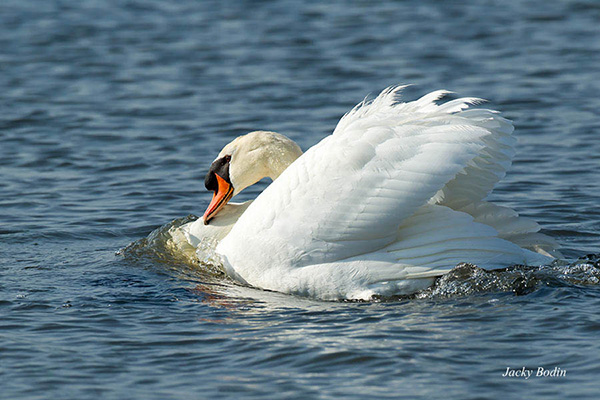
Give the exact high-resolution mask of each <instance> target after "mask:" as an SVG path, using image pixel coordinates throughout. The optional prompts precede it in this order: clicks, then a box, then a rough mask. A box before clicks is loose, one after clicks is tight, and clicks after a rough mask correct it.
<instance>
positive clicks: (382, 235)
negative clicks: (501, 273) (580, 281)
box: [182, 87, 557, 299]
mask: <svg viewBox="0 0 600 400" xmlns="http://www.w3.org/2000/svg"><path fill="white" fill-rule="evenodd" d="M401 89H402V87H392V88H388V89H386V90H384V91H383V92H382V93H381V94H380V95H379V96H378V97H377V98H375V99H374V100H373V101H368V102H367V101H363V102H362V103H360V104H359V105H357V106H356V107H355V108H354V109H353V110H352V111H350V112H349V113H348V114H346V115H345V116H344V117H343V118H342V119H341V120H340V122H339V123H338V125H337V127H336V129H335V131H334V132H333V134H332V135H330V136H328V137H326V138H325V139H323V140H322V141H321V142H320V143H318V144H316V145H315V146H313V147H312V148H311V149H309V150H308V151H307V152H306V153H304V154H302V152H301V150H300V148H299V147H298V146H297V145H296V144H295V143H294V142H293V141H291V140H290V139H288V138H286V137H285V136H283V135H280V134H277V133H274V132H264V131H258V132H251V133H249V134H247V135H245V136H241V137H238V138H237V139H235V140H234V141H233V142H231V143H230V144H228V145H227V146H225V148H224V149H223V150H222V151H221V153H220V154H219V156H218V157H217V158H216V160H215V161H214V162H213V164H212V165H211V168H210V170H209V173H208V174H207V177H206V182H205V183H206V187H207V188H208V189H210V190H213V191H214V193H215V194H214V196H213V200H212V202H211V203H210V205H209V207H208V208H207V210H206V213H205V214H204V216H203V217H202V218H201V219H199V220H198V221H195V222H193V223H190V224H188V225H186V226H184V227H183V228H182V231H183V233H184V235H185V237H186V238H187V241H188V242H189V244H191V245H192V246H194V247H196V246H198V244H199V243H200V242H201V241H202V240H204V239H205V238H207V237H209V238H212V239H214V240H216V241H218V242H219V243H218V246H217V247H216V252H217V253H218V254H219V255H220V256H221V257H222V262H223V266H224V268H225V270H226V272H227V273H228V274H229V275H230V276H231V277H233V278H234V279H236V280H238V281H240V282H242V283H246V284H249V285H252V286H255V287H259V288H263V289H269V290H275V291H279V292H284V293H293V294H299V295H306V296H311V297H316V298H321V299H369V298H371V297H372V296H373V295H376V294H377V295H384V296H385V295H392V294H409V293H413V292H415V291H417V290H420V289H423V288H425V287H427V286H429V285H431V284H432V283H433V281H434V279H435V277H437V276H440V275H442V274H444V273H446V272H448V271H449V270H450V269H452V268H453V267H454V266H456V264H457V263H460V262H470V263H474V264H476V265H478V266H480V267H482V268H488V269H493V268H501V267H506V266H508V265H513V264H541V263H547V262H548V261H550V260H551V259H552V256H551V255H550V253H551V252H553V251H554V250H555V248H556V247H557V245H556V243H555V242H554V241H553V240H552V239H551V238H549V237H548V236H546V235H543V234H540V233H538V231H539V229H540V227H539V225H538V224H537V223H535V222H533V221H531V220H529V219H526V218H523V217H519V216H518V214H517V213H516V212H515V211H513V210H511V209H509V208H507V207H502V206H497V205H495V204H492V203H489V202H485V201H484V198H485V197H486V196H487V195H488V194H489V193H490V191H491V190H492V189H493V187H494V186H495V185H496V183H497V182H498V181H499V180H500V179H501V178H502V177H504V175H505V173H506V170H507V168H508V167H509V166H510V164H511V159H512V157H513V155H514V144H515V139H514V138H513V137H512V136H511V133H512V131H513V126H512V124H511V123H510V122H509V121H508V120H506V119H504V118H502V117H501V116H499V114H498V113H497V112H495V111H491V110H485V109H476V108H472V107H471V106H472V105H475V104H478V103H479V102H480V101H481V100H479V99H474V98H461V99H457V100H452V101H449V102H446V103H443V104H441V105H438V104H436V103H435V102H436V101H437V100H439V99H440V98H442V97H443V96H444V95H446V94H447V93H448V92H445V91H436V92H433V93H430V94H428V95H425V96H423V97H422V98H420V99H418V100H416V101H413V102H408V103H402V102H399V101H398V93H399V91H400V90H401ZM263 177H270V178H272V179H273V183H271V184H270V185H269V186H268V187H267V188H266V189H265V190H264V191H263V192H262V193H261V194H260V195H259V196H258V197H257V198H256V200H254V201H253V202H246V203H243V204H237V205H231V204H230V205H227V206H226V205H225V204H226V203H227V202H228V200H229V199H230V198H231V197H233V196H235V195H236V194H237V193H239V192H240V191H242V190H243V189H244V188H246V187H248V186H250V185H253V184H254V183H256V182H258V181H259V180H260V179H262V178H263Z"/></svg>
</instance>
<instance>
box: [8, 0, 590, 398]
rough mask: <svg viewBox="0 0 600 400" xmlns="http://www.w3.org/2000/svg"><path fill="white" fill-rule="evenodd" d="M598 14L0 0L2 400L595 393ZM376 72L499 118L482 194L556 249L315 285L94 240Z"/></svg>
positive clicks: (192, 207)
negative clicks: (519, 261) (347, 299)
mask: <svg viewBox="0 0 600 400" xmlns="http://www.w3.org/2000/svg"><path fill="white" fill-rule="evenodd" d="M599 26H600V5H599V3H598V2H597V1H595V0H578V1H575V0H574V1H567V0H565V1H555V2H547V1H541V0H540V1H535V0H534V1H525V0H523V1H518V0H507V1H503V2H491V1H461V2H444V3H443V4H442V3H441V2H435V1H416V0H415V1H408V2H393V1H381V2H366V1H362V2H360V1H342V2H331V3H330V2H321V1H307V2H302V3H300V2H295V1H292V0H282V1H262V2H258V1H257V2H241V1H240V2H235V1H232V2H217V1H214V2H211V1H202V2H199V1H193V0H178V1H176V2H175V1H173V2H167V1H141V0H140V1H137V0H86V1H66V0H63V1H59V0H39V1H24V0H3V1H2V2H0V102H1V103H0V104H1V108H0V110H1V113H0V193H1V194H2V195H1V196H0V398H2V399H98V398H101V399H182V398H186V399H187V398H290V399H292V398H294V399H295V398H298V399H306V398H319V399H339V398H356V399H358V398H390V399H391V398H415V397H432V398H439V397H445V398H461V399H485V398H557V399H565V398H580V399H581V398H591V399H593V398H598V393H600V381H599V380H598V377H599V376H600V357H599V355H600V341H598V338H599V336H600V316H599V312H598V310H599V309H600V285H599V284H598V282H599V279H600V269H599V268H598V267H599V266H600V263H599V262H598V258H597V257H590V258H589V259H587V260H579V261H577V259H578V258H579V257H583V256H584V255H586V254H588V253H598V252H600V209H599V208H598V205H599V204H600V179H599V178H600V172H599V171H600V169H599V166H600V136H599V135H600V112H599V110H600V98H599V96H598V93H600V68H599V66H600V29H599V28H598V27H599ZM396 83H413V84H414V86H412V87H410V88H408V89H407V90H406V91H405V96H406V98H407V99H414V98H416V97H417V96H419V95H422V94H424V93H427V92H429V91H432V90H435V89H440V88H445V89H449V90H453V91H455V92H457V93H459V94H461V95H466V96H477V97H483V98H487V99H489V100H490V101H491V103H490V104H491V105H490V107H493V108H496V109H499V110H501V111H502V112H503V113H504V115H505V116H506V117H508V118H510V119H512V120H513V121H514V123H515V125H516V132H515V135H516V136H517V137H518V139H519V142H520V144H519V147H518V152H517V155H516V159H515V163H514V166H513V168H512V169H511V171H510V173H509V175H508V176H507V177H506V179H505V180H504V181H503V182H502V183H501V184H500V185H499V187H498V188H497V190H496V191H495V192H494V193H493V195H492V199H493V200H494V201H496V202H498V203H500V204H504V205H508V206H511V207H513V208H515V209H517V210H518V211H519V212H520V213H521V214H522V215H526V216H529V217H532V218H534V219H535V220H537V221H538V222H540V223H541V224H542V225H543V227H544V228H545V229H544V232H545V233H547V234H549V235H551V236H553V237H555V238H556V239H557V240H558V241H559V242H560V243H562V244H563V246H564V248H563V252H564V254H565V256H566V257H567V258H568V263H572V264H570V265H569V264H567V263H565V264H561V265H554V266H547V267H543V268H533V269H523V268H521V269H519V268H517V269H515V270H511V271H507V272H503V273H497V274H486V273H484V272H482V271H479V270H477V269H476V268H472V267H463V268H460V269H458V270H457V271H455V272H454V273H453V274H452V275H451V276H449V277H446V278H444V279H443V280H442V281H440V282H439V284H438V286H437V287H436V288H433V289H431V290H429V291H426V292H423V293H420V294H419V295H418V296H416V297H415V298H410V299H397V300H395V301H385V302H369V303H332V302H319V301H314V300H307V299H303V298H297V297H293V296H286V295H282V294H277V293H272V292H264V291H260V290H256V289H251V288H244V287H239V286H236V285H235V284H232V283H231V282H229V281H228V280H227V279H225V278H223V277H220V276H218V275H214V274H210V273H207V272H206V271H203V270H202V269H201V268H194V267H192V266H189V265H187V264H184V263H182V262H180V261H178V260H177V259H175V258H173V257H171V256H169V255H166V254H165V253H164V252H163V250H162V247H161V245H162V244H161V240H160V232H161V231H160V229H159V231H158V233H155V235H154V236H152V237H151V238H150V239H149V240H146V241H142V242H143V243H142V244H140V242H137V244H136V246H137V247H136V249H137V250H136V251H128V252H127V251H126V252H123V251H122V252H120V253H118V254H116V252H117V251H119V250H120V249H122V248H124V247H125V246H127V245H128V244H130V243H132V242H134V241H138V240H140V239H142V238H145V237H147V236H148V234H149V233H150V232H151V231H153V230H154V229H156V228H160V227H161V226H164V225H165V224H169V223H170V222H171V221H172V220H175V219H179V218H183V217H186V216H187V215H189V214H195V215H199V214H201V213H202V212H203V211H204V209H205V207H206V205H207V203H208V201H209V199H210V193H208V192H206V191H205V190H204V187H203V176H204V174H205V172H206V169H207V168H208V166H209V164H210V162H211V161H212V160H213V159H214V157H215V155H216V154H217V153H218V151H219V150H220V149H221V147H222V146H223V145H224V144H226V143H227V142H229V141H230V140H231V139H232V138H234V137H235V136H237V135H240V134H243V133H246V132H248V131H251V130H256V129H269V130H275V131H278V132H281V133H284V134H286V135H288V136H289V137H291V138H292V139H294V140H296V141H297V142H298V143H299V144H300V146H301V147H302V148H303V149H307V148H309V147H310V146H312V145H313V144H314V143H316V142H317V141H319V140H320V139H321V138H323V137H324V136H326V135H327V134H329V133H330V132H331V131H332V130H333V128H334V126H335V124H336V122H337V121H338V120H339V118H340V117H341V115H343V114H344V113H345V112H346V111H348V110H349V109H350V108H351V107H352V106H353V105H354V104H356V103H358V102H359V101H360V100H362V99H363V97H364V96H365V95H366V94H368V93H377V92H378V91H379V90H381V89H383V88H384V87H386V86H388V85H391V84H396ZM263 188H264V184H261V185H258V186H257V187H255V188H254V189H252V190H248V191H245V192H244V193H243V195H242V197H243V199H248V198H252V197H254V196H256V194H257V193H258V192H259V191H260V190H262V189H263ZM180 222H181V221H178V222H176V223H180ZM134 247H135V246H134ZM130 249H131V248H130ZM507 367H511V368H515V369H521V368H523V367H525V368H527V369H537V368H538V367H544V368H548V369H553V368H554V367H559V368H561V369H562V370H566V376H564V377H546V378H542V377H537V378H536V377H532V378H530V379H528V380H525V379H523V378H509V377H502V374H503V373H504V372H505V371H506V368H507Z"/></svg>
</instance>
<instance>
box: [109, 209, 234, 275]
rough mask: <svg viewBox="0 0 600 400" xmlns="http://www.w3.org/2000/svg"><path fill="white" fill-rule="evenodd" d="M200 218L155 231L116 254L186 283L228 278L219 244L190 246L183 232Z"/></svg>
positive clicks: (191, 218) (203, 243) (176, 222)
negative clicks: (179, 278) (184, 226)
mask: <svg viewBox="0 0 600 400" xmlns="http://www.w3.org/2000/svg"><path fill="white" fill-rule="evenodd" d="M197 219H198V217H197V216H196V215H193V214H190V215H188V216H186V217H182V218H177V219H174V220H173V221H171V222H169V223H167V224H165V225H163V226H161V227H159V228H157V229H155V230H153V231H152V232H151V233H150V234H149V235H148V236H147V237H145V238H142V239H139V240H136V241H135V242H133V243H130V244H129V245H127V246H126V247H124V248H122V249H120V250H119V251H117V252H116V255H118V256H122V257H124V258H125V259H127V260H129V261H133V262H138V263H148V262H149V263H151V264H154V265H155V266H161V267H163V268H164V269H166V270H167V271H170V272H172V273H175V274H176V275H178V276H181V277H184V278H186V279H189V278H196V277H200V278H202V279H203V280H205V279H206V278H207V276H212V277H224V276H225V272H224V271H223V269H222V267H221V265H222V264H221V262H220V259H219V258H218V257H217V255H216V253H215V252H214V248H215V247H216V243H215V242H214V241H209V240H206V241H204V242H202V243H201V244H200V245H199V246H198V248H194V247H192V246H191V245H189V244H188V243H187V240H186V239H185V237H184V236H183V233H182V232H181V230H180V228H181V227H182V226H183V225H185V224H187V223H190V222H193V221H195V220H197Z"/></svg>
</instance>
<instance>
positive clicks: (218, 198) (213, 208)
mask: <svg viewBox="0 0 600 400" xmlns="http://www.w3.org/2000/svg"><path fill="white" fill-rule="evenodd" d="M215 177H216V178H217V183H218V189H217V191H216V192H215V193H214V194H213V198H212V200H211V202H210V204H209V205H208V208H207V209H206V211H205V212H204V225H208V222H209V221H210V220H211V219H213V218H214V217H215V215H217V213H218V212H219V211H221V209H222V208H223V207H224V206H225V204H227V202H228V201H229V200H230V199H231V197H232V196H233V186H231V185H230V184H229V183H227V181H226V180H225V179H223V178H221V177H220V176H219V175H218V174H215Z"/></svg>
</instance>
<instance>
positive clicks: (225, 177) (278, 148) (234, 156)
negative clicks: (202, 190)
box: [204, 131, 302, 224]
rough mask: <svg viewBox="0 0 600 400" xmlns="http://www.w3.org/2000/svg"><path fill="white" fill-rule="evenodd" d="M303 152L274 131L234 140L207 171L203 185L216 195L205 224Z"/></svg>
mask: <svg viewBox="0 0 600 400" xmlns="http://www.w3.org/2000/svg"><path fill="white" fill-rule="evenodd" d="M300 155H302V150H300V147H299V146H298V145H297V144H296V143H294V141H292V140H291V139H288V138H287V137H285V136H283V135H281V134H279V133H275V132H266V131H256V132H250V133H248V134H246V135H244V136H240V137H238V138H236V139H234V140H233V141H232V142H231V143H229V144H228V145H227V146H225V147H224V148H223V150H221V152H220V153H219V155H218V156H217V158H216V159H215V161H213V163H212V164H211V166H210V168H209V169H208V173H207V174H206V178H205V180H204V185H205V186H206V188H207V189H208V190H212V191H213V192H214V195H213V198H212V201H211V202H210V204H209V206H208V208H207V209H206V212H205V213H204V223H205V224H208V222H209V221H210V220H211V219H212V218H214V216H215V215H217V213H218V212H219V211H220V210H221V209H222V208H223V207H224V206H225V204H227V202H228V201H229V200H230V199H231V198H232V197H233V196H235V195H236V194H238V193H239V192H241V191H242V190H244V189H245V188H247V187H248V186H251V185H254V184H255V183H256V182H258V181H260V180H261V179H262V178H265V177H268V178H271V179H272V180H275V179H277V177H278V176H279V175H280V174H281V173H282V172H283V171H284V170H285V169H286V168H287V167H288V166H289V165H290V164H291V163H293V162H294V161H295V160H296V159H297V158H298V157H300Z"/></svg>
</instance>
